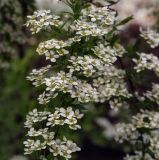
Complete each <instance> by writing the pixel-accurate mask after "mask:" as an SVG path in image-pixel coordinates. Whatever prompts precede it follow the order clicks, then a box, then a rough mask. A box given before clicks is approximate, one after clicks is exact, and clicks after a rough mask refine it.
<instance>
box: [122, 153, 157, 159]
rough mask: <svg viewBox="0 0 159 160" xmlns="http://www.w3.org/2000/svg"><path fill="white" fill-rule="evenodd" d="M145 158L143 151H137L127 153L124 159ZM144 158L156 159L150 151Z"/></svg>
mask: <svg viewBox="0 0 159 160" xmlns="http://www.w3.org/2000/svg"><path fill="white" fill-rule="evenodd" d="M142 158H143V153H142V152H135V155H131V156H130V155H126V157H125V158H124V160H139V159H142ZM144 160H155V159H154V158H152V156H151V155H150V154H148V153H146V154H145V155H144Z"/></svg>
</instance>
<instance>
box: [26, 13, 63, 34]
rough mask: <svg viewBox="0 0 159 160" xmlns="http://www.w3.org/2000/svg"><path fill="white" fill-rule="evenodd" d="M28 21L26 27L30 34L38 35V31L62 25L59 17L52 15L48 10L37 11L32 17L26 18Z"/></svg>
mask: <svg viewBox="0 0 159 160" xmlns="http://www.w3.org/2000/svg"><path fill="white" fill-rule="evenodd" d="M27 17H28V21H27V24H26V26H28V27H30V30H31V31H32V33H33V34H34V33H38V32H39V31H40V30H42V29H43V30H46V29H51V27H52V26H54V27H58V26H60V25H62V21H60V17H59V16H56V15H52V14H51V11H50V10H39V11H36V12H34V15H32V16H27Z"/></svg>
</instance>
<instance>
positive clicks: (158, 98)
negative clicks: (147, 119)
mask: <svg viewBox="0 0 159 160" xmlns="http://www.w3.org/2000/svg"><path fill="white" fill-rule="evenodd" d="M144 96H145V97H147V98H149V99H150V100H151V101H153V102H156V103H157V104H159V84H153V85H152V91H147V92H146V93H145V94H144Z"/></svg>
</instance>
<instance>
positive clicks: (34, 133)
mask: <svg viewBox="0 0 159 160" xmlns="http://www.w3.org/2000/svg"><path fill="white" fill-rule="evenodd" d="M82 117H83V114H81V113H80V112H79V110H78V109H76V110H75V111H73V109H72V108H71V107H68V108H66V109H65V108H55V111H54V113H51V112H46V111H45V112H44V111H43V112H38V111H37V109H34V110H33V111H32V112H29V114H28V115H27V119H26V122H25V127H27V128H29V131H28V134H27V136H28V137H29V139H27V140H26V141H25V142H24V145H25V154H31V153H33V152H35V151H40V150H47V149H48V150H49V151H50V152H51V153H52V154H53V155H54V156H57V155H59V156H62V157H64V158H66V159H70V158H71V154H72V153H73V152H76V151H80V148H79V147H78V146H77V145H76V144H75V143H74V142H72V141H71V140H67V139H66V138H65V137H64V138H63V139H62V140H61V139H58V138H56V132H55V131H54V130H55V127H56V126H63V125H68V126H69V128H70V129H72V130H77V129H80V128H81V127H80V125H78V119H81V118H82ZM39 123H43V128H41V127H40V128H39V125H37V124H39ZM44 124H45V125H44ZM35 138H36V140H35Z"/></svg>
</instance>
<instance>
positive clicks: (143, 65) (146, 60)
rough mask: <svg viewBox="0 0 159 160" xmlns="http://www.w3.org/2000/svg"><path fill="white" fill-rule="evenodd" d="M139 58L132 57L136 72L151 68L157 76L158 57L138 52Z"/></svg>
mask: <svg viewBox="0 0 159 160" xmlns="http://www.w3.org/2000/svg"><path fill="white" fill-rule="evenodd" d="M138 55H139V56H140V57H139V59H133V61H134V62H135V63H136V64H137V66H135V69H136V71H137V72H141V71H143V70H145V69H148V70H153V71H154V72H155V73H156V74H157V76H159V59H158V57H156V56H154V55H153V54H146V53H138Z"/></svg>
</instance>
